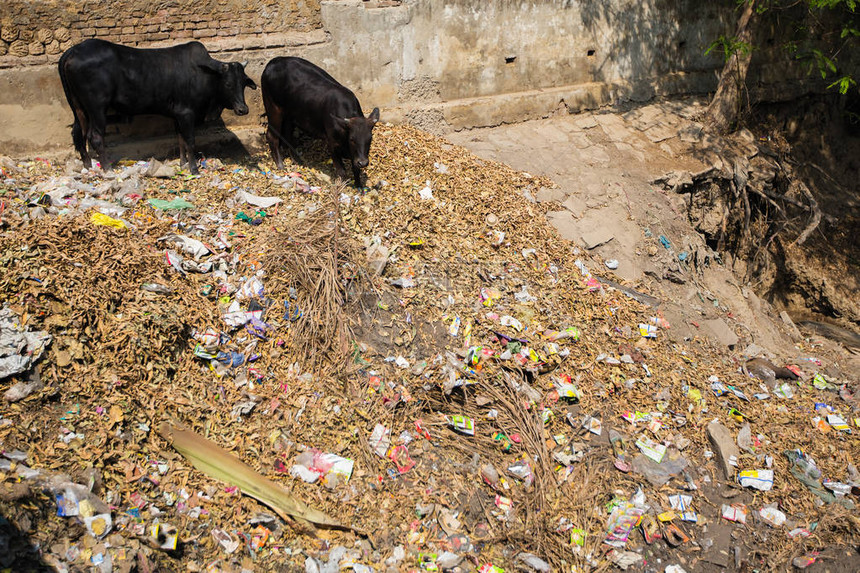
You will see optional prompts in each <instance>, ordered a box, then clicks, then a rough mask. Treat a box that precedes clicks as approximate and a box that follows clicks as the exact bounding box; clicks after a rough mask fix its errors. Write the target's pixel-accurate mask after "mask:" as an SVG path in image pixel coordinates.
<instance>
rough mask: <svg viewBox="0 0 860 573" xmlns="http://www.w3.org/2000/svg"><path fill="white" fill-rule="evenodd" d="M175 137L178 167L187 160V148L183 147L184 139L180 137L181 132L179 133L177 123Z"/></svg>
mask: <svg viewBox="0 0 860 573" xmlns="http://www.w3.org/2000/svg"><path fill="white" fill-rule="evenodd" d="M176 139H178V140H179V167H180V168H182V166H183V165H185V163H186V162H187V161H188V150H187V149H186V148H185V140H184V139H182V134H181V133H179V124H177V125H176Z"/></svg>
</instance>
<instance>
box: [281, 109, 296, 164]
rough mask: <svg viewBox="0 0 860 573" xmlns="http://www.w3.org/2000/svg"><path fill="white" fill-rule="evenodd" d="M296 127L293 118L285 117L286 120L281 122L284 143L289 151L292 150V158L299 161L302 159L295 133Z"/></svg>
mask: <svg viewBox="0 0 860 573" xmlns="http://www.w3.org/2000/svg"><path fill="white" fill-rule="evenodd" d="M294 129H295V125H293V120H292V119H290V118H287V117H285V118H284V121H282V122H281V136H282V137H283V143H284V144H285V145H286V146H287V151H289V152H290V158H291V159H292V160H293V161H295V162H296V163H298V162H299V161H300V158H299V150H298V145H299V144H298V142H297V141H296V138H295V136H294V135H293V130H294Z"/></svg>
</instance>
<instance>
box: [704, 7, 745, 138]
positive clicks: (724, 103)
mask: <svg viewBox="0 0 860 573" xmlns="http://www.w3.org/2000/svg"><path fill="white" fill-rule="evenodd" d="M755 4H756V0H748V1H747V2H746V3H745V5H744V11H743V12H742V13H741V17H740V20H738V29H737V33H736V34H735V40H736V41H737V42H743V43H745V44H746V45H747V46H750V45H751V44H752V29H753V27H752V26H751V25H750V20H751V19H752V15H753V14H754V13H755ZM750 60H752V50H751V49H746V50H744V49H741V50H735V52H734V53H733V54H731V56H729V59H728V60H726V65H725V66H724V67H723V71H722V73H721V74H720V83H719V84H718V85H717V93H715V94H714V98H713V99H712V100H711V103H710V105H708V111H707V113H706V114H705V118H706V119H705V121H706V123H707V124H708V125H710V126H711V127H713V128H714V129H716V130H717V131H719V132H721V133H725V132H727V131H729V130H730V129H732V128H733V127H735V126H736V125H737V123H738V119H739V117H740V111H741V107H742V99H741V98H742V96H743V93H744V91H745V90H746V79H747V71H748V70H749V67H750Z"/></svg>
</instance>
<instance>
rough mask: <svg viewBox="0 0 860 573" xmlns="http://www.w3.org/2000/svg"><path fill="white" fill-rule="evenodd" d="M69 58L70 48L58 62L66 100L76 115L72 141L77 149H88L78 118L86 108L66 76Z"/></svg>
mask: <svg viewBox="0 0 860 573" xmlns="http://www.w3.org/2000/svg"><path fill="white" fill-rule="evenodd" d="M68 59H69V50H66V51H65V52H63V55H62V56H60V63H59V64H58V67H59V71H60V83H62V84H63V92H64V93H65V94H66V101H68V102H69V107H70V108H72V115H74V116H75V121H74V123H72V141H73V142H74V144H75V149H77V150H81V149H84V150H86V145H87V142H86V136H85V134H84V132H83V129H82V127H81V122H80V119H78V114H82V113H84V109H83V107H82V106H81V104H80V102H78V100H77V98H76V97H75V95H74V93H73V92H72V89H71V86H69V79H68V78H67V77H66V63H67V62H68Z"/></svg>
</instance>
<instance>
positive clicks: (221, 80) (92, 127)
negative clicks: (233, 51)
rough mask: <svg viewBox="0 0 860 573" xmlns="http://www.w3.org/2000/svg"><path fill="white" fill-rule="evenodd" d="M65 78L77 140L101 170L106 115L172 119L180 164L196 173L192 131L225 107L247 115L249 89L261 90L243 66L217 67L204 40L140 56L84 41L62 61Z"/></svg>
mask: <svg viewBox="0 0 860 573" xmlns="http://www.w3.org/2000/svg"><path fill="white" fill-rule="evenodd" d="M59 67H60V80H61V81H62V82H63V90H64V91H65V92H66V99H67V100H69V106H70V107H71V108H72V112H74V114H75V122H74V124H73V125H72V140H73V141H74V144H75V149H76V150H77V151H78V152H79V153H80V154H81V160H82V161H83V162H84V165H85V166H87V167H90V166H92V161H91V159H90V155H89V153H88V152H87V141H89V143H90V145H91V146H92V148H93V149H94V150H95V152H96V154H97V155H98V158H99V160H100V161H101V162H102V163H103V164H104V163H105V162H106V158H105V143H104V135H105V126H106V124H107V111H108V109H109V108H110V109H113V110H114V111H116V112H118V113H120V114H122V115H125V116H133V115H140V114H154V115H163V116H166V117H170V118H172V119H173V120H174V122H175V124H176V131H177V132H178V133H179V159H180V163H181V164H184V163H185V162H186V161H187V162H188V164H189V165H190V167H191V172H192V173H197V157H196V155H195V153H194V126H195V125H196V124H199V123H202V122H203V120H204V118H205V117H206V116H207V115H208V114H210V113H213V114H218V115H220V114H221V110H223V109H224V108H230V109H232V110H233V111H234V112H235V113H236V114H237V115H245V114H247V113H248V106H247V105H246V104H245V87H246V86H247V87H250V88H251V89H257V85H256V84H255V83H254V82H253V81H252V80H251V79H250V78H249V77H248V76H247V75H245V69H244V65H243V64H240V63H237V62H230V63H227V62H219V61H218V60H215V59H213V58H212V56H210V55H209V52H208V51H206V48H205V47H204V46H203V44H201V43H200V42H190V43H188V44H182V45H180V46H173V47H170V48H157V49H149V50H143V49H138V48H130V47H128V46H120V45H119V44H112V43H110V42H106V41H104V40H96V39H91V40H85V41H83V42H81V43H80V44H77V45H75V46H72V47H71V48H69V49H68V50H66V51H65V52H64V53H63V55H62V56H61V57H60V64H59Z"/></svg>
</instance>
